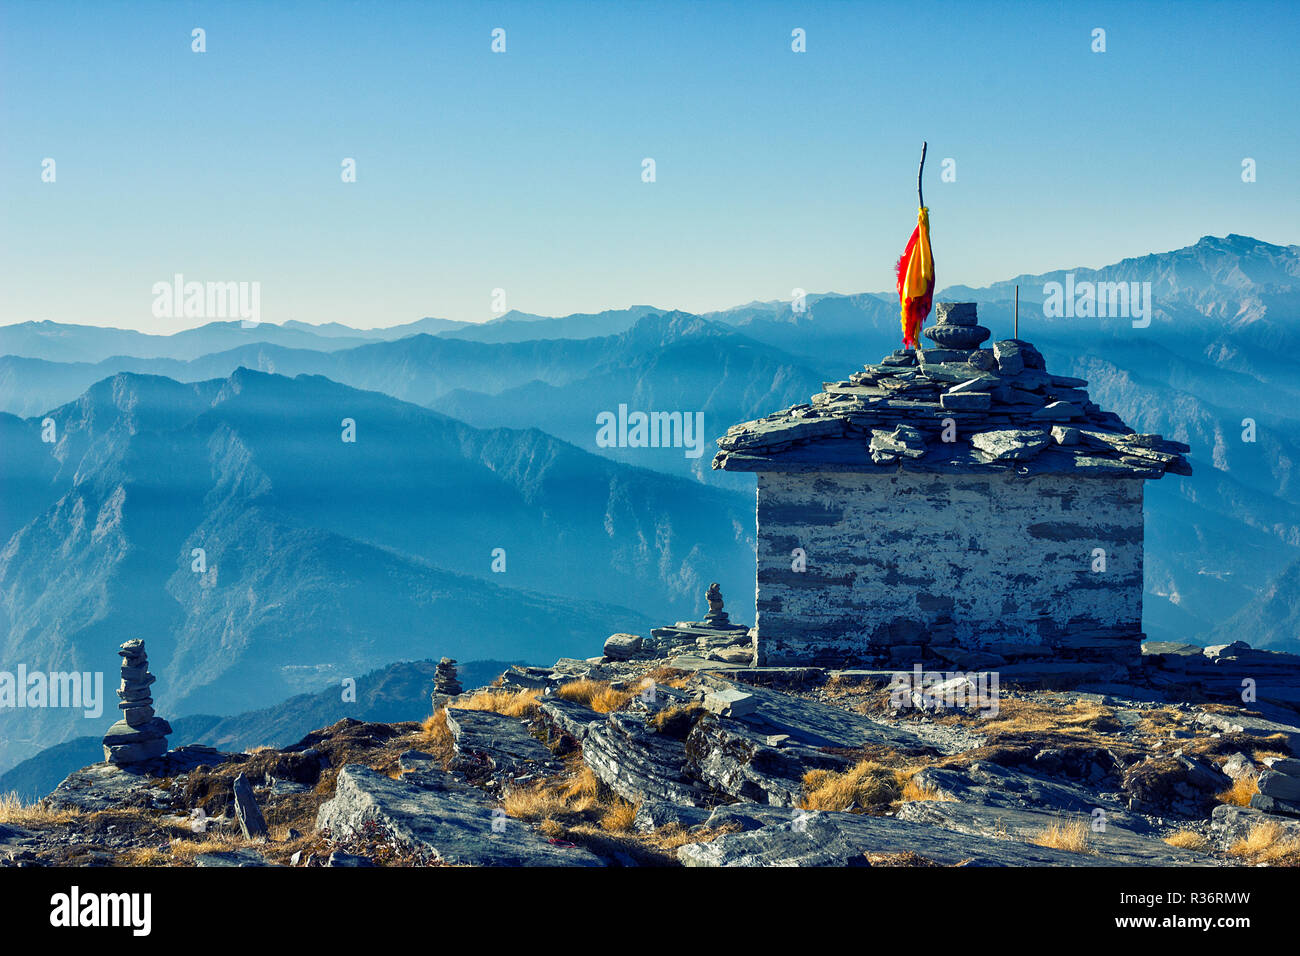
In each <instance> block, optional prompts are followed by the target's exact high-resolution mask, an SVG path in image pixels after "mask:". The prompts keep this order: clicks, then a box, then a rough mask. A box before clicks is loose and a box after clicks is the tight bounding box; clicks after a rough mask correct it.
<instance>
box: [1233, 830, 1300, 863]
mask: <svg viewBox="0 0 1300 956" xmlns="http://www.w3.org/2000/svg"><path fill="white" fill-rule="evenodd" d="M1228 855H1229V856H1235V857H1241V858H1244V859H1246V860H1248V861H1249V862H1251V863H1272V864H1281V865H1284V866H1300V838H1297V837H1293V836H1287V835H1286V831H1285V830H1284V829H1283V828H1282V827H1281V825H1279V824H1277V823H1274V822H1272V821H1271V820H1270V821H1266V822H1263V823H1256V824H1255V825H1254V826H1252V827H1251V828H1250V830H1248V831H1247V832H1246V835H1245V836H1244V837H1242V838H1241V839H1240V840H1238V841H1237V842H1236V843H1234V844H1232V846H1230V847H1228Z"/></svg>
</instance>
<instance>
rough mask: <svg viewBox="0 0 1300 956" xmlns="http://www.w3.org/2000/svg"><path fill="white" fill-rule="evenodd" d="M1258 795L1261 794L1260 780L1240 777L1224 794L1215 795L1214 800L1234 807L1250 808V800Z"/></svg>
mask: <svg viewBox="0 0 1300 956" xmlns="http://www.w3.org/2000/svg"><path fill="white" fill-rule="evenodd" d="M1257 793H1259V780H1257V779H1256V778H1255V777H1238V778H1237V779H1236V780H1234V781H1232V786H1231V787H1229V788H1228V789H1227V790H1225V791H1223V793H1219V794H1215V797H1214V799H1215V800H1218V801H1219V802H1220V803H1227V804H1230V805H1231V806H1234V807H1248V806H1250V798H1251V797H1253V796H1254V795H1255V794H1257Z"/></svg>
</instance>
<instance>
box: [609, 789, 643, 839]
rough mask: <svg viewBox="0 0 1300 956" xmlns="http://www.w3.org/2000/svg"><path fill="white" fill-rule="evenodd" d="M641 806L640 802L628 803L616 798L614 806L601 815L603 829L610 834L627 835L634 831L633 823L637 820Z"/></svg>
mask: <svg viewBox="0 0 1300 956" xmlns="http://www.w3.org/2000/svg"><path fill="white" fill-rule="evenodd" d="M639 806H640V803H639V802H638V803H628V802H627V801H626V800H624V799H623V798H622V797H618V798H616V799H615V800H614V804H613V806H611V807H610V808H609V809H608V810H606V811H605V812H604V813H603V814H602V815H601V818H600V826H601V828H602V829H604V830H607V831H608V832H610V833H627V832H628V831H630V830H631V829H632V821H633V820H635V819H636V811H637V808H638V807H639Z"/></svg>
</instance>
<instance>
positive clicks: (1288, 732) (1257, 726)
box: [1196, 711, 1300, 754]
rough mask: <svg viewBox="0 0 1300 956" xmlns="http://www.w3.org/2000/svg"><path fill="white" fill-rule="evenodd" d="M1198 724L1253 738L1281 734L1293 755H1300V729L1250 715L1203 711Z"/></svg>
mask: <svg viewBox="0 0 1300 956" xmlns="http://www.w3.org/2000/svg"><path fill="white" fill-rule="evenodd" d="M1196 722H1197V723H1198V724H1201V725H1203V726H1206V727H1213V728H1214V729H1215V730H1219V731H1222V732H1224V733H1229V734H1248V735H1249V736H1251V737H1272V736H1273V735H1274V734H1281V735H1282V736H1283V737H1284V738H1286V745H1287V746H1288V747H1289V748H1290V749H1291V752H1292V753H1293V754H1300V727H1296V726H1293V725H1291V724H1282V723H1278V722H1277V721H1275V720H1265V719H1264V718H1263V717H1253V716H1251V715H1250V714H1215V713H1210V712H1209V711H1201V712H1200V713H1199V714H1197V715H1196Z"/></svg>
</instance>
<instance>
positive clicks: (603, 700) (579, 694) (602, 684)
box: [555, 677, 636, 714]
mask: <svg viewBox="0 0 1300 956" xmlns="http://www.w3.org/2000/svg"><path fill="white" fill-rule="evenodd" d="M635 694H636V692H635V691H631V690H614V689H613V688H612V687H610V686H609V681H603V680H591V679H590V678H586V677H584V678H582V679H581V680H575V681H569V683H567V684H563V685H561V686H560V687H559V688H558V689H557V690H556V691H555V695H556V696H557V697H563V698H564V699H565V700H572V701H576V702H577V703H579V704H586V705H587V706H588V707H590V708H591V709H592V710H594V711H595V712H596V713H598V714H609V713H613V712H614V711H616V710H618V709H619V708H620V707H623V706H624V705H625V704H627V702H628V701H630V700H631V699H632V698H633V697H634V696H635Z"/></svg>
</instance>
